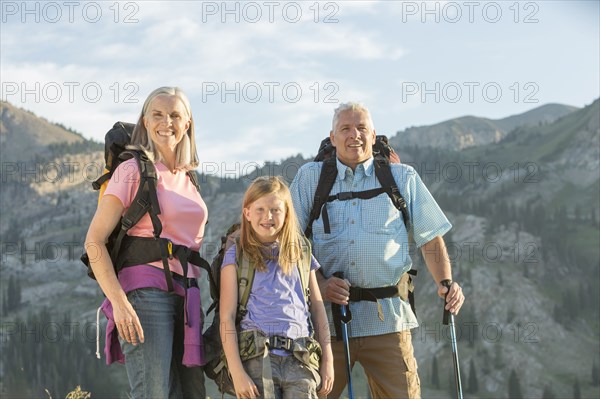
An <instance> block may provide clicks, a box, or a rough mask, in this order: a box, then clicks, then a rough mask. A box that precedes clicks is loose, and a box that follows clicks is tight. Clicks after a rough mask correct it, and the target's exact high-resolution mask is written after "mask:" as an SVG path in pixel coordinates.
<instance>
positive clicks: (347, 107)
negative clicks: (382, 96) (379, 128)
mask: <svg viewBox="0 0 600 399" xmlns="http://www.w3.org/2000/svg"><path fill="white" fill-rule="evenodd" d="M344 111H359V112H364V114H365V115H366V116H367V118H368V120H369V122H370V124H371V126H370V127H371V130H375V126H374V125H373V119H372V118H371V113H370V112H369V109H368V108H367V107H366V106H364V105H363V104H361V103H357V102H353V101H349V102H347V103H341V104H340V105H339V106H338V107H337V108H336V109H335V110H334V111H333V122H332V124H331V130H332V131H334V132H335V125H337V123H338V120H339V119H340V114H341V113H342V112H344Z"/></svg>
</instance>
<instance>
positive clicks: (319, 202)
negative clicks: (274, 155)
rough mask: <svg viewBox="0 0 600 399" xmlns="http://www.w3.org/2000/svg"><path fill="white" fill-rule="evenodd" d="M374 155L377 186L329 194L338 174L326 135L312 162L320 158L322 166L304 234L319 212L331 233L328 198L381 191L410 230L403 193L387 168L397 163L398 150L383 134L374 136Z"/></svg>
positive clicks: (308, 232)
mask: <svg viewBox="0 0 600 399" xmlns="http://www.w3.org/2000/svg"><path fill="white" fill-rule="evenodd" d="M373 158H374V159H375V161H374V167H375V175H376V176H377V180H378V181H379V184H381V187H380V188H376V189H372V190H366V191H359V192H355V191H348V192H343V193H337V194H336V195H329V193H330V192H331V189H332V188H333V184H334V183H335V178H336V177H337V165H336V157H335V147H334V146H333V145H332V144H331V140H330V139H329V137H327V138H326V139H324V140H323V141H321V145H320V146H319V152H318V153H317V155H316V156H315V159H314V160H315V162H323V168H322V169H321V174H320V175H319V183H318V185H317V189H316V190H315V196H314V202H313V207H312V209H311V211H310V214H309V220H308V224H307V225H306V230H304V235H305V236H306V237H309V238H310V237H312V224H313V222H314V221H315V220H317V219H318V218H319V216H322V217H323V227H324V229H325V233H327V234H329V233H331V229H330V227H329V216H328V214H327V205H326V204H327V203H328V202H332V201H335V200H339V201H347V200H350V199H352V198H360V199H370V198H373V197H376V196H378V195H379V194H382V193H383V192H385V193H386V194H387V195H388V196H389V197H390V199H391V200H392V203H393V204H394V206H395V207H396V208H397V209H398V210H399V211H400V212H401V213H402V219H403V221H404V226H406V229H407V230H409V228H410V216H409V214H408V209H407V206H406V201H405V200H404V198H403V197H402V194H400V190H399V189H398V185H397V184H396V181H395V180H394V176H393V175H392V170H391V168H390V163H400V157H398V154H396V152H395V151H394V149H393V148H392V147H390V146H389V144H388V139H387V137H386V136H377V137H376V139H375V143H374V144H373Z"/></svg>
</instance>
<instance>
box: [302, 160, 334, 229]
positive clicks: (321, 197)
mask: <svg viewBox="0 0 600 399" xmlns="http://www.w3.org/2000/svg"><path fill="white" fill-rule="evenodd" d="M336 177H337V163H336V157H335V156H332V157H330V158H327V159H326V160H324V161H323V167H322V168H321V174H320V175H319V183H318V184H317V189H316V190H315V196H314V201H313V206H312V209H311V211H310V214H309V219H308V223H307V224H306V229H305V230H304V235H305V236H306V237H308V238H311V237H312V224H313V222H314V221H315V220H317V219H318V218H319V215H320V214H321V208H323V205H324V204H325V203H326V202H327V199H328V198H329V193H330V192H331V189H332V188H333V184H334V183H335V179H336Z"/></svg>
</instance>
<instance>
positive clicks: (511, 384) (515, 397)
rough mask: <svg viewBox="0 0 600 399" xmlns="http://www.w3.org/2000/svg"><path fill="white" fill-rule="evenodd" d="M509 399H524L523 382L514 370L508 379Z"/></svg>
mask: <svg viewBox="0 0 600 399" xmlns="http://www.w3.org/2000/svg"><path fill="white" fill-rule="evenodd" d="M508 397H509V398H510V399H523V393H522V390H521V381H520V380H519V376H518V375H517V372H516V371H515V369H512V371H511V372H510V376H509V377H508Z"/></svg>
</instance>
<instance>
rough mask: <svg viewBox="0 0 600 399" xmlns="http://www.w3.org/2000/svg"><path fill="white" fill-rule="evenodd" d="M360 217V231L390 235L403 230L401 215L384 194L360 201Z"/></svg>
mask: <svg viewBox="0 0 600 399" xmlns="http://www.w3.org/2000/svg"><path fill="white" fill-rule="evenodd" d="M360 217H361V227H362V229H363V230H365V231H367V232H369V233H374V234H392V233H397V232H398V230H399V229H400V228H404V227H403V226H404V222H403V221H402V214H401V213H400V211H399V210H398V209H397V208H396V207H395V206H394V204H393V203H392V200H391V199H390V197H388V196H387V194H385V193H383V194H379V195H378V196H377V197H374V198H371V199H368V200H362V201H361V212H360Z"/></svg>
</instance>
